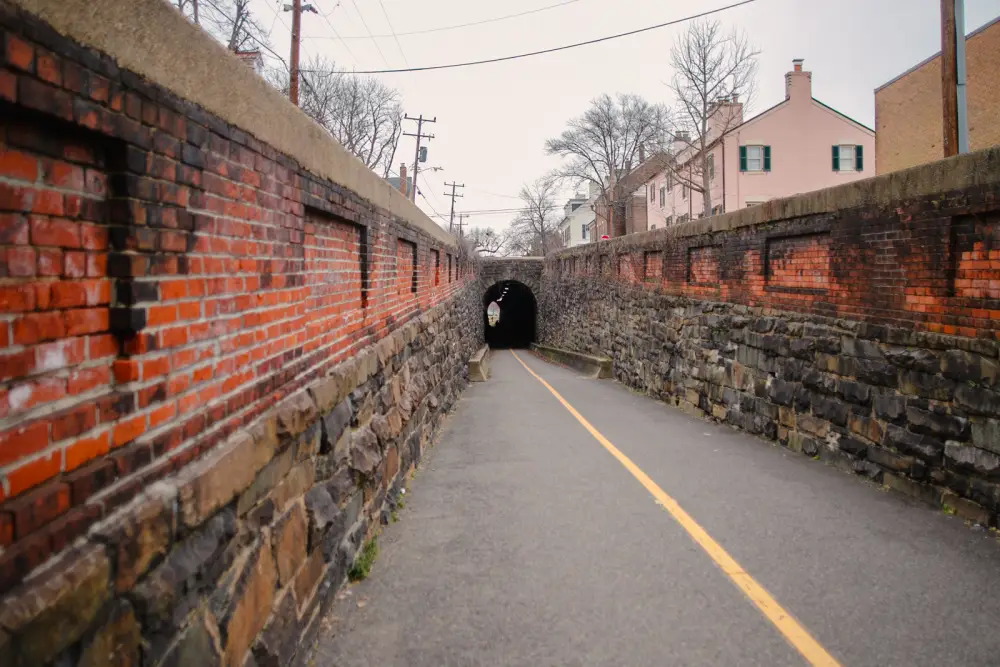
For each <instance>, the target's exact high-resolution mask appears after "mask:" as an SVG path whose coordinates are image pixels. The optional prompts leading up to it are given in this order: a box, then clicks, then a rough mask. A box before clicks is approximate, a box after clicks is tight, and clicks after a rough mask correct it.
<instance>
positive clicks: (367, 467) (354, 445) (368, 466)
mask: <svg viewBox="0 0 1000 667" xmlns="http://www.w3.org/2000/svg"><path fill="white" fill-rule="evenodd" d="M348 458H349V460H350V466H351V469H352V470H355V471H357V472H359V473H361V474H362V475H365V476H366V477H370V476H371V475H372V474H373V473H374V472H375V469H376V468H378V464H379V463H380V462H381V461H382V451H381V448H380V447H379V443H378V438H377V437H376V436H375V433H373V432H372V430H371V429H370V428H368V427H367V426H363V427H361V428H359V429H357V430H356V431H355V432H354V434H353V435H352V438H351V453H350V456H349V457H348Z"/></svg>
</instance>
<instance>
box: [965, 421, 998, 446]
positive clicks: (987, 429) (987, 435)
mask: <svg viewBox="0 0 1000 667" xmlns="http://www.w3.org/2000/svg"><path fill="white" fill-rule="evenodd" d="M971 427H972V444H974V445H975V446H976V447H979V448H980V449H986V450H989V451H991V452H993V453H994V454H1000V420H996V419H980V418H973V419H972V420H971Z"/></svg>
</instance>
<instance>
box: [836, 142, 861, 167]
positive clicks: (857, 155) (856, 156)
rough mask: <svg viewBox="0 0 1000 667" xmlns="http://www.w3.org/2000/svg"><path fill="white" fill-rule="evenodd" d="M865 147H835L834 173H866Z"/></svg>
mask: <svg viewBox="0 0 1000 667" xmlns="http://www.w3.org/2000/svg"><path fill="white" fill-rule="evenodd" d="M864 168H865V161H864V147H863V146H856V145H854V146H852V145H850V144H841V145H840V146H834V147H833V170H834V171H864Z"/></svg>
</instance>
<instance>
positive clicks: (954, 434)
mask: <svg viewBox="0 0 1000 667" xmlns="http://www.w3.org/2000/svg"><path fill="white" fill-rule="evenodd" d="M906 420H907V421H908V422H909V426H910V428H911V429H912V430H913V431H915V432H917V433H927V434H930V435H936V436H940V437H944V438H962V437H964V436H965V434H966V433H967V432H968V430H969V420H968V419H965V418H963V417H955V416H954V415H949V414H940V413H937V412H929V411H927V410H921V409H919V408H916V407H913V406H910V407H908V408H906Z"/></svg>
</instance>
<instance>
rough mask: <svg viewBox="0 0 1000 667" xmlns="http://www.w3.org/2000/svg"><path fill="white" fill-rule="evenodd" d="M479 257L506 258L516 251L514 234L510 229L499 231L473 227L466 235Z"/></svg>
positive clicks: (490, 228)
mask: <svg viewBox="0 0 1000 667" xmlns="http://www.w3.org/2000/svg"><path fill="white" fill-rule="evenodd" d="M466 238H467V239H468V240H469V241H471V242H472V243H473V244H474V245H475V247H476V249H477V250H478V251H479V253H480V254H481V255H486V256H488V257H507V256H508V255H510V254H511V253H513V252H514V251H515V250H516V249H517V244H516V243H515V242H514V241H515V238H514V233H513V230H512V229H511V228H510V227H506V228H504V229H502V230H500V231H497V230H495V229H493V228H492V227H473V228H472V229H470V230H469V233H468V234H466Z"/></svg>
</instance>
